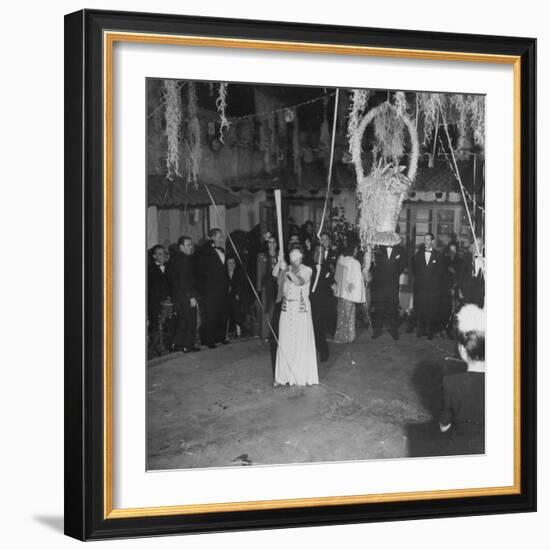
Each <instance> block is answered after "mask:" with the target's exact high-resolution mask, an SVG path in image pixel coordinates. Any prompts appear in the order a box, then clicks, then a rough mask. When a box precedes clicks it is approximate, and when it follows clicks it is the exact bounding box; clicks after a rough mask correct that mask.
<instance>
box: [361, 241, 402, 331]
mask: <svg viewBox="0 0 550 550" xmlns="http://www.w3.org/2000/svg"><path fill="white" fill-rule="evenodd" d="M406 267H407V256H406V254H405V249H404V248H403V247H402V246H401V244H397V245H395V246H378V247H376V248H375V249H374V254H373V262H372V264H371V268H370V272H371V276H372V281H371V308H372V326H373V332H372V337H373V338H378V337H379V336H380V335H381V334H382V327H383V325H384V320H386V327H387V328H388V329H389V332H390V334H391V336H392V338H393V339H394V340H398V339H399V332H398V331H397V312H398V309H399V276H400V275H401V273H403V271H404V270H405V269H406Z"/></svg>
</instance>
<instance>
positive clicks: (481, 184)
mask: <svg viewBox="0 0 550 550" xmlns="http://www.w3.org/2000/svg"><path fill="white" fill-rule="evenodd" d="M146 98H147V105H146V117H147V121H146V128H147V142H146V148H147V151H146V157H147V175H146V176H147V235H146V240H147V245H146V254H147V292H148V296H147V306H148V310H147V357H148V364H147V469H148V470H171V469H186V468H208V467H238V466H254V465H264V466H265V465H282V464H296V463H315V462H334V461H358V460H375V459H406V458H408V457H431V456H460V455H469V454H473V455H475V454H478V455H479V454H484V452H485V309H484V295H485V277H486V259H485V258H486V251H485V247H484V221H485V193H484V190H485V171H484V162H485V155H484V151H485V147H484V140H485V97H484V96H483V95H470V94H464V93H454V92H444V93H443V92H433V91H408V90H381V89H344V88H320V87H299V86H290V85H265V84H251V83H228V82H206V81H189V80H183V79H157V78H148V79H147V80H146Z"/></svg>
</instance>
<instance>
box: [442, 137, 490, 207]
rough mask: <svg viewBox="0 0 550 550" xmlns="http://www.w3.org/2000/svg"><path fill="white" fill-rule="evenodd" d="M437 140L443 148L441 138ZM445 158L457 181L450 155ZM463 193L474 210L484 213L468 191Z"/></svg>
mask: <svg viewBox="0 0 550 550" xmlns="http://www.w3.org/2000/svg"><path fill="white" fill-rule="evenodd" d="M438 139H439V143H440V144H441V147H444V145H443V141H442V139H441V136H438ZM473 156H474V157H475V155H473ZM445 158H446V159H447V162H448V163H449V168H450V169H451V172H452V173H453V176H454V177H455V178H456V179H457V180H458V176H457V175H456V172H455V169H454V166H453V164H452V162H451V155H448V154H447V153H445ZM464 193H466V197H468V199H470V201H471V202H472V203H474V204H473V206H474V208H477V209H478V210H480V211H481V212H483V213H485V208H483V206H480V205H479V204H475V200H474V199H473V198H472V195H470V193H469V191H468V189H466V188H464Z"/></svg>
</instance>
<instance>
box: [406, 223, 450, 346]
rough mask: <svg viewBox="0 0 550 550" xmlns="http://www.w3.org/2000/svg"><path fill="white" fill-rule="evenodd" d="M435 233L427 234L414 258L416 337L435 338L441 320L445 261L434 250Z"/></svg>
mask: <svg viewBox="0 0 550 550" xmlns="http://www.w3.org/2000/svg"><path fill="white" fill-rule="evenodd" d="M433 242H434V235H433V233H426V235H425V236H424V246H423V247H422V248H420V250H419V251H418V252H417V253H416V255H415V257H414V263H413V270H414V309H415V312H416V335H417V336H418V337H421V336H424V335H427V337H428V339H429V340H431V339H432V338H433V334H434V332H435V330H436V328H437V323H438V320H439V315H438V312H439V302H440V299H441V286H442V282H443V267H444V265H443V260H442V256H441V254H440V253H439V252H438V251H437V250H436V249H435V248H434V246H433Z"/></svg>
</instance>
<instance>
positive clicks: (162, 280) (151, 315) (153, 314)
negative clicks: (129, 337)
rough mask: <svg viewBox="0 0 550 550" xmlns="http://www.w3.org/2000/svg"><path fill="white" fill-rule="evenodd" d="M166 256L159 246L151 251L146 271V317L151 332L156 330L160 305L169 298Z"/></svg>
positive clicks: (160, 310) (160, 309)
mask: <svg viewBox="0 0 550 550" xmlns="http://www.w3.org/2000/svg"><path fill="white" fill-rule="evenodd" d="M167 259H168V255H167V254H166V250H165V249H164V247H163V246H162V245H161V244H157V245H155V246H154V247H153V248H152V249H151V258H150V261H149V266H148V270H147V317H148V319H149V327H150V329H151V330H157V328H158V322H159V315H160V314H161V312H162V303H163V302H164V301H165V300H167V299H168V298H169V297H170V283H169V281H168V276H167V273H166V260H167Z"/></svg>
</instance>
